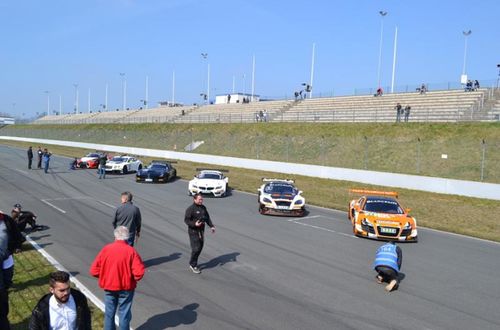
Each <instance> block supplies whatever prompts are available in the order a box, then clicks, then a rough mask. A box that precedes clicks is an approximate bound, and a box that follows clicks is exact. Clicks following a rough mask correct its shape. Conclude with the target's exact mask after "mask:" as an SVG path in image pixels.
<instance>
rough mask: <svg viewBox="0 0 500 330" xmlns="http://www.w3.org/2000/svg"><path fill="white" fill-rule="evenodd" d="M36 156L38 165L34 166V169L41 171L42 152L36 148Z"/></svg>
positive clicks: (39, 148)
mask: <svg viewBox="0 0 500 330" xmlns="http://www.w3.org/2000/svg"><path fill="white" fill-rule="evenodd" d="M36 154H37V155H38V164H37V165H36V168H38V169H41V168H42V156H43V151H42V148H41V147H38V150H37V151H36Z"/></svg>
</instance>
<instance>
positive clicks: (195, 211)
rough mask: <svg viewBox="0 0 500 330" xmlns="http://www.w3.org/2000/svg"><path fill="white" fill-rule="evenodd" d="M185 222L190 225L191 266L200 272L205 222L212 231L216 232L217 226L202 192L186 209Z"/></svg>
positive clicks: (195, 271) (197, 272) (194, 271)
mask: <svg viewBox="0 0 500 330" xmlns="http://www.w3.org/2000/svg"><path fill="white" fill-rule="evenodd" d="M184 222H185V223H186V225H187V226H188V234H189V243H190V244H191V259H190V260H189V268H190V269H191V271H192V272H193V273H195V274H200V273H201V271H200V269H199V268H198V257H199V256H200V253H201V250H202V249H203V241H204V232H205V223H206V224H207V225H208V226H209V227H210V229H211V231H212V233H215V226H214V225H213V223H212V220H210V215H209V214H208V211H207V208H206V207H205V205H203V197H202V196H201V194H195V195H194V196H193V204H192V205H191V206H189V207H188V208H187V209H186V214H185V216H184Z"/></svg>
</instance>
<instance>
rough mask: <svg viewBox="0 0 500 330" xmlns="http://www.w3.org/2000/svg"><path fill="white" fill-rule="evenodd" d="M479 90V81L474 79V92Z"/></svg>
mask: <svg viewBox="0 0 500 330" xmlns="http://www.w3.org/2000/svg"><path fill="white" fill-rule="evenodd" d="M479 88H480V86H479V81H478V80H477V79H476V80H474V90H475V91H477V90H478V89H479Z"/></svg>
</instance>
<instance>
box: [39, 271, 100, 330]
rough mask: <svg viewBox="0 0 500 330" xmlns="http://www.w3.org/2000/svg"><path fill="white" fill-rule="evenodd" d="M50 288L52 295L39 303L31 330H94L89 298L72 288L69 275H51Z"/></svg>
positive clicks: (59, 272) (56, 273) (58, 272)
mask: <svg viewBox="0 0 500 330" xmlns="http://www.w3.org/2000/svg"><path fill="white" fill-rule="evenodd" d="M49 286H50V288H49V290H50V293H47V294H46V295H44V296H43V297H42V298H41V299H40V300H39V301H38V303H37V305H36V306H35V308H34V309H33V312H32V313H31V319H30V323H29V329H30V330H49V329H69V330H90V329H92V318H91V316H90V309H89V305H88V302H87V298H86V297H85V295H84V294H83V293H81V292H80V291H78V290H76V289H72V288H71V287H70V282H69V274H68V273H67V272H63V271H57V272H53V273H51V274H50V277H49Z"/></svg>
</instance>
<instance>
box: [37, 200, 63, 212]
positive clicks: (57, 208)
mask: <svg viewBox="0 0 500 330" xmlns="http://www.w3.org/2000/svg"><path fill="white" fill-rule="evenodd" d="M41 201H42V202H44V203H45V204H47V205H48V206H50V207H53V208H55V209H56V210H58V211H59V212H61V213H66V211H64V210H63V209H61V208H59V207H57V206H55V205H54V204H52V203H49V202H47V200H45V199H41Z"/></svg>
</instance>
